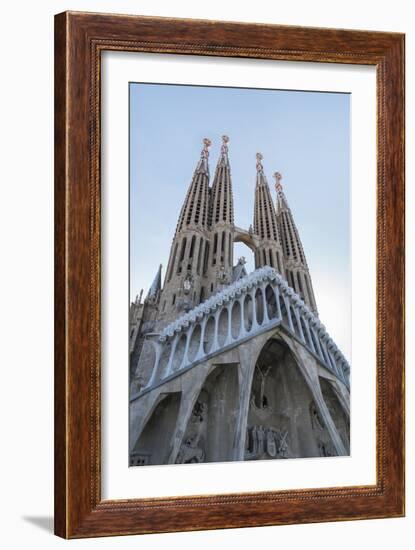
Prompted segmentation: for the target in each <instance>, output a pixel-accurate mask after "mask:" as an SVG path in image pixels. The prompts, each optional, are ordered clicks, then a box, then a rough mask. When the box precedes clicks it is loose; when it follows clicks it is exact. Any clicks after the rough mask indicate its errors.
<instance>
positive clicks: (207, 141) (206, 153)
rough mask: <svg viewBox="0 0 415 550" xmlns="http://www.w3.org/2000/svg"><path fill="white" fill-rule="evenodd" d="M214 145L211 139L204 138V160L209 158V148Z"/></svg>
mask: <svg viewBox="0 0 415 550" xmlns="http://www.w3.org/2000/svg"><path fill="white" fill-rule="evenodd" d="M211 145H212V141H211V140H210V139H209V138H203V149H202V158H208V156H209V147H210V146H211Z"/></svg>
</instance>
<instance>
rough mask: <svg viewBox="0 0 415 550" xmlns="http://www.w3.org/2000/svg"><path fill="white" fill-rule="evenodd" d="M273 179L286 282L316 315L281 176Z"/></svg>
mask: <svg viewBox="0 0 415 550" xmlns="http://www.w3.org/2000/svg"><path fill="white" fill-rule="evenodd" d="M274 178H275V190H276V192H277V205H276V212H277V220H278V228H279V233H280V235H281V242H282V249H283V253H284V263H285V271H286V275H287V281H288V284H289V285H290V286H291V287H292V288H293V289H294V290H295V291H296V292H297V294H299V295H300V296H301V298H302V299H303V300H304V302H306V303H307V304H308V305H309V306H310V307H311V309H312V310H313V311H314V312H315V313H316V314H317V306H316V300H315V297H314V290H313V285H312V282H311V277H310V273H309V269H308V265H307V260H306V257H305V254H304V249H303V245H302V242H301V239H300V235H299V232H298V229H297V226H296V224H295V222H294V217H293V215H292V213H291V209H290V207H289V205H288V201H287V198H286V196H285V193H284V191H283V188H282V184H281V180H282V175H281V174H280V173H279V172H274Z"/></svg>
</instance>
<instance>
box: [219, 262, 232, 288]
mask: <svg viewBox="0 0 415 550" xmlns="http://www.w3.org/2000/svg"><path fill="white" fill-rule="evenodd" d="M216 278H217V281H218V283H219V284H221V285H227V284H229V282H230V279H229V274H228V273H226V270H225V268H224V266H223V265H221V266H220V268H219V269H218V272H217V274H216Z"/></svg>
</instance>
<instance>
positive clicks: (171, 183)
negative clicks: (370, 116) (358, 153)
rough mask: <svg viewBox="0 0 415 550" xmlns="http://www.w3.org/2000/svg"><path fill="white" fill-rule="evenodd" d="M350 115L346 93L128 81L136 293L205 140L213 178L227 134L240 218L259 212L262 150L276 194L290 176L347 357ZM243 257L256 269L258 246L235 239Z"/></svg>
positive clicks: (310, 257) (320, 300)
mask: <svg viewBox="0 0 415 550" xmlns="http://www.w3.org/2000/svg"><path fill="white" fill-rule="evenodd" d="M349 117H350V96H349V95H348V94H339V93H328V92H321V93H320V92H301V91H286V90H262V89H241V88H219V87H205V86H203V87H201V86H180V85H163V84H138V83H137V84H136V83H131V84H130V293H131V299H133V298H134V297H135V295H136V294H137V293H138V292H139V291H140V289H141V288H144V294H146V293H147V290H148V287H149V286H150V284H151V281H152V279H153V277H154V275H155V272H156V270H157V268H158V265H159V264H160V263H162V264H163V268H164V269H165V267H166V265H167V261H168V256H169V251H170V245H171V242H172V238H173V234H174V230H175V227H176V223H177V218H178V215H179V211H180V208H181V205H182V203H183V200H184V197H185V194H186V191H187V188H188V186H189V184H190V181H191V178H192V174H193V170H194V168H195V165H196V163H197V161H198V159H199V156H200V151H201V148H202V139H203V138H204V137H209V138H210V139H211V140H212V147H211V149H210V172H211V176H213V174H214V170H215V166H216V162H217V159H218V155H219V149H220V145H221V135H222V134H227V135H228V136H229V137H230V142H229V157H230V163H231V170H232V183H233V192H234V201H235V223H236V225H238V226H240V227H242V228H248V227H249V225H250V224H251V223H252V220H253V207H254V190H255V162H256V160H255V154H256V152H257V151H260V152H261V153H262V154H263V156H264V160H263V165H264V170H265V173H266V175H267V178H268V182H269V184H270V187H271V190H272V195H273V197H274V198H275V192H274V187H273V186H274V180H273V178H272V174H273V173H274V172H275V171H279V172H281V173H282V175H283V180H282V183H283V186H284V191H285V194H286V196H287V199H288V202H289V204H290V207H291V210H292V212H293V214H294V218H295V221H296V224H297V227H298V229H299V232H300V237H301V239H302V242H303V246H304V250H305V254H306V257H307V261H308V265H309V268H310V273H311V277H312V280H313V285H314V290H315V294H316V300H317V307H318V308H319V312H320V318H321V320H322V322H323V323H324V324H325V325H326V327H327V329H328V331H329V333H330V334H331V336H332V337H333V338H334V340H335V341H336V343H337V344H338V345H339V346H340V348H341V349H342V351H343V353H345V355H346V357H350V346H351V342H350V328H351V327H350V322H351V319H350V315H351V265H350V237H349V229H350V196H349V195H350V185H349V177H350V166H349V164H350V147H349V134H350V132H349V122H350V121H349ZM241 255H244V256H245V257H246V259H247V261H248V265H247V267H248V270H251V269H253V268H254V265H253V257H252V253H251V252H250V250H249V249H248V248H246V247H245V246H244V245H243V244H241V243H238V244H236V245H235V258H237V257H238V256H241ZM164 269H163V276H164Z"/></svg>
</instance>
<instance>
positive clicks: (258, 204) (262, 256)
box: [254, 153, 284, 276]
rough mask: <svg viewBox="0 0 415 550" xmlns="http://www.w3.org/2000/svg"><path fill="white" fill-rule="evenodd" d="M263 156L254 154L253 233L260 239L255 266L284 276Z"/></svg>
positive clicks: (278, 237) (278, 236)
mask: <svg viewBox="0 0 415 550" xmlns="http://www.w3.org/2000/svg"><path fill="white" fill-rule="evenodd" d="M263 158H264V157H263V156H262V154H261V153H257V154H256V186H255V207H254V232H255V234H256V235H258V237H259V238H260V239H261V245H260V246H259V248H258V250H257V251H256V253H255V266H256V267H257V268H258V267H262V266H264V265H269V266H271V267H275V268H276V269H277V270H278V272H279V273H281V275H283V276H284V266H283V262H282V249H281V241H280V235H279V231H278V223H277V218H276V215H275V209H274V204H273V201H272V198H271V193H270V190H269V186H268V182H267V179H266V177H265V174H264V166H263V164H262V160H263Z"/></svg>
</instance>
